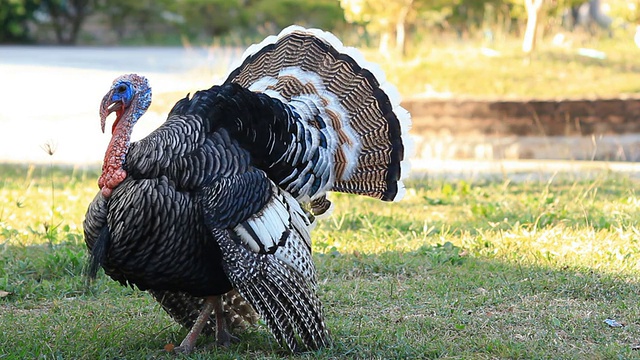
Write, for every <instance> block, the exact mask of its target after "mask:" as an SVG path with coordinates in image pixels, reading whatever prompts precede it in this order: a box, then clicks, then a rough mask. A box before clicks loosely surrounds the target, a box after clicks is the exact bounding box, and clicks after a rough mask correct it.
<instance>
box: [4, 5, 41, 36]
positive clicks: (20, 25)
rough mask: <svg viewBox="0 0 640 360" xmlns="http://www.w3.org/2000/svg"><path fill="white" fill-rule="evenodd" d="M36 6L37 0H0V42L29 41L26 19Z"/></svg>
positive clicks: (27, 19) (28, 18)
mask: <svg viewBox="0 0 640 360" xmlns="http://www.w3.org/2000/svg"><path fill="white" fill-rule="evenodd" d="M38 6H39V1H38V0H0V43H14V42H26V41H29V29H28V27H27V21H29V20H31V19H33V15H34V12H35V10H36V9H37V8H38Z"/></svg>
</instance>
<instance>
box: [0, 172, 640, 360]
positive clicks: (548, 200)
mask: <svg viewBox="0 0 640 360" xmlns="http://www.w3.org/2000/svg"><path fill="white" fill-rule="evenodd" d="M0 173H1V174H2V178H1V182H0V290H4V291H6V292H10V294H9V295H0V359H21V358H47V359H48V358H56V359H83V358H84V359H96V358H108V359H123V358H127V359H142V358H166V359H171V358H174V357H175V356H173V355H169V354H167V353H165V352H164V351H163V350H162V349H163V346H164V345H166V344H168V343H178V342H179V341H180V340H181V338H182V337H183V336H184V335H185V334H186V330H185V329H182V328H180V327H179V326H177V325H176V324H174V323H173V322H172V321H171V320H170V318H169V317H168V316H167V315H165V314H164V312H163V311H162V309H161V308H160V307H159V306H158V305H157V304H156V303H155V302H154V301H153V300H152V299H151V298H150V297H149V296H148V295H146V294H145V293H143V292H140V291H137V290H134V289H130V288H125V287H121V286H119V285H117V284H116V283H115V282H113V281H111V280H110V279H108V278H107V277H105V276H104V274H102V273H100V275H99V277H98V279H97V281H95V282H94V283H93V284H91V285H87V284H86V282H85V279H84V277H83V267H84V263H85V261H86V258H87V257H86V251H85V248H84V244H83V240H82V236H81V233H82V231H81V222H82V219H83V215H84V211H85V209H86V206H87V204H88V203H89V202H90V201H91V199H92V197H93V195H94V194H95V192H96V190H97V186H96V178H97V176H98V174H97V172H96V171H94V170H82V169H64V168H49V167H21V166H9V165H2V166H0ZM51 176H53V177H51ZM52 179H53V184H54V189H53V190H54V191H53V194H54V197H53V201H54V205H53V206H52V196H51V193H52V191H51V183H52V181H51V180H52ZM639 185H640V181H639V180H637V179H630V178H626V177H623V176H620V175H615V174H602V175H601V176H599V177H596V178H595V179H591V180H576V179H563V178H560V177H556V178H554V179H553V180H552V181H549V182H520V183H516V182H510V181H508V180H505V181H486V182H485V181H477V182H474V183H468V182H464V181H454V182H446V181H442V180H428V181H427V180H425V181H419V182H418V181H414V182H410V183H409V190H408V194H407V197H406V198H405V200H403V201H402V202H400V203H395V204H387V203H380V202H377V201H374V200H370V199H364V198H359V197H353V196H348V195H336V196H333V200H334V202H335V204H336V208H335V211H334V214H333V215H332V216H331V217H329V218H328V219H324V220H322V221H320V222H319V225H318V227H317V228H316V230H315V231H314V233H313V242H314V244H313V248H314V251H315V256H314V259H315V261H316V264H317V267H318V272H319V283H320V288H319V294H320V296H321V298H322V301H323V303H324V306H325V310H326V316H327V322H328V325H329V327H330V329H331V331H332V335H333V338H334V340H335V346H334V347H333V348H330V349H324V350H321V351H319V352H317V353H312V354H303V355H300V356H290V355H288V354H287V353H286V352H284V351H283V350H282V349H281V348H279V347H278V346H277V345H276V343H275V341H274V340H273V339H272V337H271V335H270V334H269V333H268V332H267V331H266V330H265V329H264V328H263V327H258V328H255V329H251V330H249V331H247V332H246V333H243V334H241V335H240V337H241V340H242V342H241V343H240V344H237V345H233V346H232V347H231V348H229V349H217V348H213V347H211V346H210V344H211V343H212V340H211V339H201V340H200V342H199V344H200V346H199V348H198V350H197V351H196V352H195V354H193V355H191V356H189V357H184V358H193V359H204V358H221V359H235V358H290V357H292V358H298V357H299V358H309V359H311V358H314V359H315V358H321V359H333V358H367V359H370V358H380V359H383V358H384V359H387V358H423V359H436V358H438V359H440V358H441V359H584V358H589V359H629V358H640V354H639V353H638V351H635V350H633V348H634V346H636V345H637V344H638V343H640V302H639V301H638V294H640V283H639V281H640V265H639V264H640V228H639V227H638V224H639V223H640V196H639V194H637V192H636V190H635V189H638V188H640V187H639ZM0 294H3V293H0ZM607 318H612V319H615V320H617V321H618V322H620V323H624V324H625V326H624V327H620V328H612V327H609V326H608V325H606V324H605V323H604V320H605V319H607ZM178 358H183V357H182V356H178Z"/></svg>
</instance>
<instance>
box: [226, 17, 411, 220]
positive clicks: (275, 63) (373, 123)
mask: <svg viewBox="0 0 640 360" xmlns="http://www.w3.org/2000/svg"><path fill="white" fill-rule="evenodd" d="M229 83H237V84H240V85H241V86H243V87H245V88H248V89H250V90H251V91H254V92H259V93H264V94H266V95H268V96H269V97H271V98H273V99H277V100H279V101H281V102H282V103H284V104H286V105H287V106H288V110H289V112H290V114H288V116H287V118H285V119H284V121H293V122H295V123H296V125H297V127H298V129H297V133H295V134H294V135H295V138H294V139H293V141H292V144H290V145H289V148H288V149H287V151H286V152H285V153H284V154H277V155H281V156H277V157H276V156H275V155H274V158H272V159H271V161H272V163H271V164H270V166H271V167H272V168H274V169H277V173H276V174H275V176H271V174H270V177H272V178H274V180H276V181H277V182H278V184H279V185H280V186H282V187H283V188H285V189H286V190H287V191H289V192H290V193H292V194H294V196H296V198H298V199H299V200H303V201H309V200H316V199H318V198H323V196H324V194H325V192H326V191H340V192H346V193H353V194H361V195H368V196H372V197H375V198H378V199H382V200H386V201H396V200H400V199H401V198H402V196H403V194H404V185H403V182H402V179H403V178H405V177H406V176H407V173H408V170H409V166H408V156H409V152H410V146H411V142H410V139H409V136H408V130H409V127H410V123H411V119H410V115H409V113H408V112H407V111H406V110H405V109H403V108H402V107H401V106H400V97H399V95H398V92H397V91H396V89H395V88H394V87H393V86H392V85H391V84H389V83H387V82H386V80H385V76H384V74H383V72H382V71H381V70H380V69H379V67H378V66H377V65H375V64H373V63H369V62H367V61H365V60H364V58H363V56H362V55H361V54H360V52H358V51H357V50H356V49H354V48H350V47H345V46H343V44H342V43H341V42H340V41H339V40H338V39H337V38H336V37H335V36H334V35H332V34H330V33H328V32H324V31H321V30H317V29H304V28H301V27H298V26H291V27H288V28H287V29H285V30H283V31H282V32H281V33H280V34H279V35H277V36H270V37H268V38H267V39H265V40H264V41H263V42H261V43H260V44H257V45H253V46H251V47H250V48H248V49H247V51H246V52H245V54H244V55H243V58H242V60H241V65H239V66H238V67H237V68H236V69H235V70H233V71H232V72H231V73H230V75H229V77H228V78H227V81H226V84H229ZM284 128H286V129H287V130H289V128H290V127H284ZM276 136H277V135H276ZM296 142H297V143H296ZM263 151H266V152H269V149H263ZM309 163H311V165H309ZM264 170H265V171H267V172H269V169H264ZM273 172H274V173H275V172H276V171H273ZM325 200H326V199H325ZM327 202H328V201H324V200H323V201H320V205H321V206H318V207H316V208H315V210H317V211H319V212H315V211H314V213H315V214H316V215H317V214H321V213H322V211H326V209H327V208H328V205H327Z"/></svg>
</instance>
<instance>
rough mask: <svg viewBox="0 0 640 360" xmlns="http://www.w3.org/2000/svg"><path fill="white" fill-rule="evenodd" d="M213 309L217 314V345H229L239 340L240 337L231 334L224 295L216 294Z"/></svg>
mask: <svg viewBox="0 0 640 360" xmlns="http://www.w3.org/2000/svg"><path fill="white" fill-rule="evenodd" d="M213 301H214V304H213V306H214V308H213V311H214V312H215V314H216V345H218V346H223V347H228V346H229V345H231V343H235V342H239V341H240V339H238V338H237V337H235V336H233V335H231V333H230V332H229V325H228V324H227V318H226V316H225V313H224V307H223V304H222V296H215V299H214V300H213Z"/></svg>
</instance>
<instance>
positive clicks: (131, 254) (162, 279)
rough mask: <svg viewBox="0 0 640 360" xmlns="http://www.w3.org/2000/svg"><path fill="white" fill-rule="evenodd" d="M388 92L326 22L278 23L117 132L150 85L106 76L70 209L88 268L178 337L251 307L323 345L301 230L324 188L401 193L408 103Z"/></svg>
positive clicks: (323, 202)
mask: <svg viewBox="0 0 640 360" xmlns="http://www.w3.org/2000/svg"><path fill="white" fill-rule="evenodd" d="M394 91H395V90H394V89H393V88H392V87H391V86H390V85H388V84H386V83H384V81H382V80H381V75H380V73H379V72H378V71H375V70H371V64H370V63H366V62H364V60H362V59H360V57H359V55H358V53H356V52H354V50H353V49H349V48H344V47H343V46H342V44H341V43H340V42H339V41H338V40H337V39H335V37H333V36H332V35H331V34H328V33H324V32H320V31H317V30H307V29H302V28H298V27H292V28H288V29H285V30H284V31H283V32H282V33H281V34H280V35H279V36H277V37H270V38H267V39H266V40H265V41H264V42H263V43H261V44H259V45H256V46H254V47H252V48H249V49H248V50H247V52H246V53H245V56H244V57H243V62H242V64H241V65H240V66H238V67H237V68H236V69H235V70H234V71H232V72H231V74H230V75H229V77H228V79H227V81H225V83H224V84H222V85H220V86H213V87H211V88H210V89H207V90H202V91H198V92H196V93H195V94H194V95H193V97H191V98H190V97H189V96H187V97H185V98H184V99H182V100H180V101H178V102H177V103H176V105H175V106H174V107H173V109H172V110H171V111H170V113H169V115H168V117H167V120H166V122H165V123H164V124H163V125H162V126H160V127H159V128H158V129H156V130H155V131H153V132H152V133H151V134H149V135H148V136H147V137H145V138H144V139H142V140H139V141H137V142H130V134H131V129H132V128H133V125H134V124H135V123H136V122H137V121H138V119H139V118H140V117H141V116H142V114H143V113H144V111H145V110H146V109H147V108H148V106H149V104H150V101H151V89H150V87H149V86H148V82H147V80H146V79H145V78H144V77H141V76H139V75H135V74H131V75H123V76H122V77H119V78H118V79H116V80H115V81H114V83H113V85H112V88H111V90H110V91H109V92H108V93H107V95H105V97H104V99H103V103H102V106H101V118H102V127H103V130H104V126H105V119H106V117H107V116H108V115H109V114H110V113H112V112H115V113H116V115H117V117H116V120H115V122H114V125H113V128H112V133H113V136H112V140H111V143H110V145H109V147H108V149H107V152H106V154H105V161H104V164H103V173H102V175H101V177H100V179H99V185H100V188H101V190H100V192H98V194H97V195H96V197H95V198H94V200H93V201H92V202H91V204H90V205H89V208H88V210H87V214H86V217H85V222H84V230H85V241H86V244H87V247H88V249H89V251H90V253H91V264H90V271H89V273H90V275H93V276H95V273H96V272H97V269H98V268H99V267H102V268H103V269H104V271H105V273H106V274H107V275H108V276H110V277H111V278H113V279H114V280H116V281H118V282H120V283H121V284H123V285H132V286H137V287H138V288H140V289H142V290H148V291H149V292H150V293H151V294H152V295H153V296H154V297H155V298H156V300H158V301H159V302H160V304H161V305H162V306H163V308H164V309H165V310H166V311H167V312H168V313H169V314H170V315H171V316H172V317H173V318H174V319H175V320H176V321H177V322H179V323H180V324H181V325H183V326H185V327H189V328H191V331H190V332H189V334H188V335H187V337H186V338H185V340H184V341H183V343H182V344H181V348H182V349H184V350H185V352H189V351H191V350H192V349H193V346H194V344H195V339H196V338H197V336H198V334H200V332H205V333H215V334H216V339H217V342H218V344H220V345H228V344H229V343H230V339H231V335H230V334H228V331H227V327H228V326H229V325H230V324H233V323H234V321H235V320H237V319H238V318H239V319H245V320H246V319H249V322H251V321H255V312H257V314H258V315H259V316H260V317H262V318H263V319H264V321H265V323H266V325H267V327H268V328H269V330H270V331H271V332H272V334H273V335H274V337H275V338H276V339H277V340H278V341H279V342H280V343H281V344H283V345H285V346H286V347H288V348H289V349H291V350H292V351H299V350H305V349H318V348H321V347H324V346H328V345H330V343H331V341H330V337H329V332H328V330H327V328H326V325H325V323H324V315H323V311H322V306H321V303H320V300H319V299H318V297H317V295H316V289H317V280H316V269H315V267H314V265H313V261H312V258H311V236H310V231H311V229H312V227H313V224H314V221H315V216H317V215H322V214H324V213H325V212H326V211H327V210H328V209H329V208H330V201H329V200H328V199H327V198H326V193H327V192H329V191H340V192H347V193H353V194H360V195H367V196H372V197H375V198H379V199H382V200H385V201H391V200H399V199H400V198H401V197H402V193H403V191H404V188H403V185H402V181H401V179H402V177H404V176H406V172H407V169H406V154H407V153H408V151H406V150H407V149H406V148H407V146H408V144H409V140H408V138H407V134H406V132H407V130H408V126H409V115H408V113H406V111H404V109H402V108H401V107H400V106H399V105H398V104H399V98H397V97H396V96H394ZM200 308H202V310H200V311H197V310H196V309H200ZM254 311H255V312H254ZM229 314H234V316H235V320H234V319H232V318H228V315H229ZM210 315H215V317H211V318H210ZM251 319H253V320H251Z"/></svg>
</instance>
